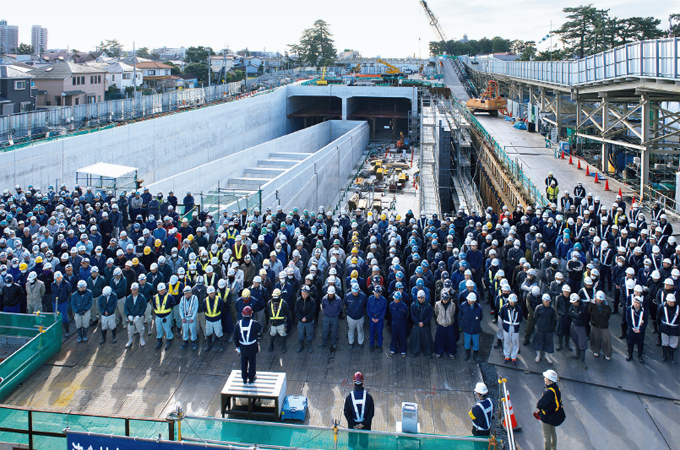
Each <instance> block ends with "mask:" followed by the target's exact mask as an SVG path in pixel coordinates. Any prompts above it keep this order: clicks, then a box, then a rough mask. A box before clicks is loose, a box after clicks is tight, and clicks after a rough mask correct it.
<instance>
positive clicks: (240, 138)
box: [0, 88, 287, 189]
mask: <svg viewBox="0 0 680 450" xmlns="http://www.w3.org/2000/svg"><path fill="white" fill-rule="evenodd" d="M286 125H287V119H286V88H283V89H279V90H277V91H275V92H273V93H270V94H267V95H262V96H257V97H252V98H248V99H244V100H240V101H235V102H230V103H225V104H221V105H216V106H211V107H207V108H201V109H197V110H194V111H187V112H182V113H179V114H174V115H170V116H166V117H161V118H158V119H151V120H147V121H143V122H138V123H134V124H130V125H124V126H121V127H116V128H113V129H109V130H103V131H98V132H95V133H90V134H86V135H81V136H77V137H73V138H67V139H60V140H58V141H52V142H45V143H43V144H38V145H34V146H30V147H26V148H22V149H18V150H13V151H10V152H7V153H2V154H0V179H2V180H3V181H4V183H3V184H4V185H5V187H10V186H13V185H15V184H21V185H22V186H24V187H25V186H26V185H28V184H32V185H33V186H40V187H41V188H43V189H46V188H47V186H48V185H57V184H59V183H62V182H63V183H67V184H68V185H70V186H73V184H74V183H75V172H76V170H77V169H79V168H81V167H85V166H88V165H90V164H94V163H97V162H100V161H103V162H107V163H112V164H122V165H127V166H133V167H137V168H139V177H140V178H142V179H144V180H145V183H146V184H149V183H153V182H154V181H157V180H162V179H164V178H167V177H170V176H171V175H174V174H177V173H181V172H184V171H186V170H189V169H191V168H194V167H196V166H199V165H201V164H206V163H208V162H210V161H213V160H215V159H219V158H221V157H224V156H227V155H230V154H234V153H237V152H240V151H242V150H243V149H246V148H249V147H253V146H255V145H258V144H261V143H263V142H267V141H270V140H272V139H276V138H278V137H281V136H283V135H284V134H285V133H286Z"/></svg>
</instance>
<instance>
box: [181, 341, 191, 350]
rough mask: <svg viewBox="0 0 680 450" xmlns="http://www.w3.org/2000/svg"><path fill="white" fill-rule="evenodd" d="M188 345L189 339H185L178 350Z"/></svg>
mask: <svg viewBox="0 0 680 450" xmlns="http://www.w3.org/2000/svg"><path fill="white" fill-rule="evenodd" d="M188 346H189V339H186V340H185V341H184V343H183V344H182V345H181V346H180V347H179V349H180V350H185V349H186V348H187V347H188Z"/></svg>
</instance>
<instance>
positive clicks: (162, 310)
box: [154, 283, 179, 314]
mask: <svg viewBox="0 0 680 450" xmlns="http://www.w3.org/2000/svg"><path fill="white" fill-rule="evenodd" d="M178 284H179V283H178ZM167 305H168V294H165V297H163V304H161V298H160V294H156V311H154V312H155V313H156V314H169V313H171V312H172V309H171V308H168V307H167Z"/></svg>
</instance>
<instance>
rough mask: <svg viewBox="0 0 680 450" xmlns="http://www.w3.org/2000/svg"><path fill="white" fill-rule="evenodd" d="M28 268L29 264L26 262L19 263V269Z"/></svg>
mask: <svg viewBox="0 0 680 450" xmlns="http://www.w3.org/2000/svg"><path fill="white" fill-rule="evenodd" d="M26 269H28V264H26V263H21V264H19V270H26Z"/></svg>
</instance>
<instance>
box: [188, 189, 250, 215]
mask: <svg viewBox="0 0 680 450" xmlns="http://www.w3.org/2000/svg"><path fill="white" fill-rule="evenodd" d="M200 197H201V211H208V212H210V213H212V214H213V215H214V214H215V213H217V214H219V213H220V211H222V210H223V209H225V208H232V209H236V210H237V211H238V212H239V213H240V212H241V211H242V210H243V208H246V209H247V210H248V213H249V215H250V214H252V213H253V210H254V209H255V208H256V207H257V208H260V210H262V189H258V190H256V191H243V190H236V189H226V188H219V187H218V188H217V190H216V191H214V192H208V193H206V194H204V193H201V194H200ZM230 212H231V211H230Z"/></svg>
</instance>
